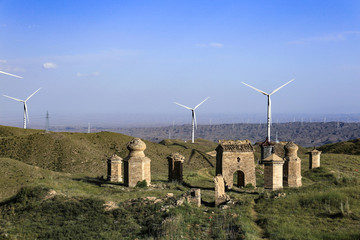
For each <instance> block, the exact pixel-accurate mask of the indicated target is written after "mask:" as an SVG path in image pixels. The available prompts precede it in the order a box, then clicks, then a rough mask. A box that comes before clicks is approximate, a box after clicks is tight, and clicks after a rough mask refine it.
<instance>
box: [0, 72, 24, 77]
mask: <svg viewBox="0 0 360 240" xmlns="http://www.w3.org/2000/svg"><path fill="white" fill-rule="evenodd" d="M0 73H2V74H5V75H9V76H13V77H17V78H23V77H20V76H17V75H14V74H11V73H7V72H3V71H0Z"/></svg>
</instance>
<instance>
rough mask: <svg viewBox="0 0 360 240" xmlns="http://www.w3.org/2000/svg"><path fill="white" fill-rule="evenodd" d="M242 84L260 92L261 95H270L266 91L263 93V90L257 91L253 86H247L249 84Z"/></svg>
mask: <svg viewBox="0 0 360 240" xmlns="http://www.w3.org/2000/svg"><path fill="white" fill-rule="evenodd" d="M241 83H242V84H244V85H246V86H248V87H250V88H252V89H254V90H255V91H258V92H259V93H262V94H264V95H269V94H267V93H266V92H264V91H261V90H259V89H257V88H254V87H253V86H250V85H249V84H247V83H244V82H241Z"/></svg>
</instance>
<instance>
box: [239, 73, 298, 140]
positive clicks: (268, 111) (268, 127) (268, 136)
mask: <svg viewBox="0 0 360 240" xmlns="http://www.w3.org/2000/svg"><path fill="white" fill-rule="evenodd" d="M294 80H295V79H291V80H290V81H288V82H287V83H285V84H284V85H282V86H281V87H278V88H277V89H275V90H274V91H272V92H271V93H266V92H264V91H261V90H259V89H257V88H254V87H253V86H250V85H249V84H246V83H244V82H242V83H243V84H245V85H246V86H248V87H251V88H252V89H254V90H256V91H258V92H260V93H262V94H264V95H266V96H267V99H268V108H267V139H268V141H269V142H270V125H271V98H270V97H271V95H273V94H274V93H276V92H277V91H279V90H280V89H281V88H282V87H284V86H286V85H288V84H289V83H291V82H292V81H294Z"/></svg>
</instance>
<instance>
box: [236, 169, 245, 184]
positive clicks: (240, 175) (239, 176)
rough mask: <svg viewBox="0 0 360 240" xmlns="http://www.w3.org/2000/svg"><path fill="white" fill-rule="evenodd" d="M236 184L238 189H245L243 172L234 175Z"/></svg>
mask: <svg viewBox="0 0 360 240" xmlns="http://www.w3.org/2000/svg"><path fill="white" fill-rule="evenodd" d="M234 183H235V186H237V187H245V174H244V172H243V171H240V170H239V171H236V172H235V173H234Z"/></svg>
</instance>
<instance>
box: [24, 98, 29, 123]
mask: <svg viewBox="0 0 360 240" xmlns="http://www.w3.org/2000/svg"><path fill="white" fill-rule="evenodd" d="M24 110H25V113H26V118H27V122H28V123H29V122H30V120H29V113H28V108H27V104H26V102H24Z"/></svg>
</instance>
